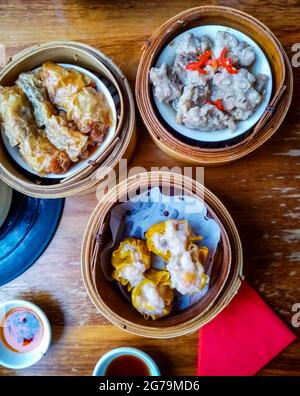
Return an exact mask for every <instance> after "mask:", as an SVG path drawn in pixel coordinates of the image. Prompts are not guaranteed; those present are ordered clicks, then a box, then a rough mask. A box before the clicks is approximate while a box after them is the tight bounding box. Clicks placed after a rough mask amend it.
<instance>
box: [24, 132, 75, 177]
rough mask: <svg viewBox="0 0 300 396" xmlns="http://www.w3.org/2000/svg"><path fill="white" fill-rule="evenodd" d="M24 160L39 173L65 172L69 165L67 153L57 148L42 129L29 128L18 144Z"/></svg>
mask: <svg viewBox="0 0 300 396" xmlns="http://www.w3.org/2000/svg"><path fill="white" fill-rule="evenodd" d="M19 149H20V154H21V155H22V157H23V159H24V161H25V162H26V163H27V164H28V165H29V166H30V167H31V168H32V169H34V170H35V171H36V172H38V173H39V174H41V175H43V174H47V173H56V174H63V173H65V172H66V171H67V170H68V169H69V168H70V165H71V160H70V158H69V157H68V155H67V154H66V153H65V152H64V151H61V150H58V149H57V148H56V147H55V146H54V145H53V144H52V143H50V141H49V139H48V138H47V137H46V136H45V135H44V132H43V131H41V130H40V131H38V130H33V129H32V130H31V131H30V132H29V133H28V135H27V136H26V137H25V139H24V140H23V141H22V142H21V143H20V144H19Z"/></svg>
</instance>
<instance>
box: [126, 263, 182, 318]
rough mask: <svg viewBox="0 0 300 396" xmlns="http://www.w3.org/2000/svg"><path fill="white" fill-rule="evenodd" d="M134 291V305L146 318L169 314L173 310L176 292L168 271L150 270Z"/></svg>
mask: <svg viewBox="0 0 300 396" xmlns="http://www.w3.org/2000/svg"><path fill="white" fill-rule="evenodd" d="M145 276H146V277H145V279H144V280H142V281H141V282H140V283H139V284H138V285H137V286H136V287H135V288H134V289H133V291H132V305H133V306H134V308H135V309H136V310H137V311H138V312H139V313H140V314H142V315H143V316H144V317H145V319H148V318H149V317H150V318H152V319H153V320H155V319H158V318H161V317H163V316H166V315H168V314H169V313H170V312H171V310H172V301H173V298H174V293H173V291H172V289H171V288H170V274H169V273H168V272H167V271H155V270H150V271H148V272H147V273H146V274H145Z"/></svg>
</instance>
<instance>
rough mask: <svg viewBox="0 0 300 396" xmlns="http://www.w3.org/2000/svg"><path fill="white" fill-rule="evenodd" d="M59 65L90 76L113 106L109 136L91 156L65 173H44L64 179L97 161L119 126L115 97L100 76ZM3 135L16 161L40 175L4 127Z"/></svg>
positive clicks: (73, 66) (48, 177)
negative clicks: (12, 143) (24, 157)
mask: <svg viewBox="0 0 300 396" xmlns="http://www.w3.org/2000/svg"><path fill="white" fill-rule="evenodd" d="M58 65H60V66H63V67H65V68H67V69H74V70H77V71H79V72H80V73H82V74H85V75H86V76H88V77H90V79H91V80H93V81H94V82H95V84H96V89H97V91H98V92H102V93H103V94H104V95H105V97H106V99H107V101H108V104H109V107H110V108H111V114H112V125H111V126H110V128H109V130H108V133H107V136H106V138H105V140H104V141H103V143H101V144H100V145H99V147H98V148H97V150H95V151H94V153H93V154H92V155H91V156H89V157H88V158H87V159H85V160H81V161H78V162H77V163H74V164H73V165H72V166H71V168H70V169H69V170H68V171H67V172H66V173H64V174H63V175H57V174H55V173H49V174H47V175H43V178H46V179H63V178H65V177H70V176H72V175H73V174H74V173H77V172H78V171H79V170H80V169H83V168H84V167H85V165H86V163H87V161H95V160H96V159H97V158H98V157H99V156H100V155H101V154H102V153H103V152H104V151H105V150H106V149H107V147H108V146H109V145H110V143H111V142H112V141H113V139H114V138H115V133H116V128H117V110H116V106H115V103H114V100H113V97H112V96H111V93H110V92H109V90H108V88H107V87H106V85H105V84H104V83H103V82H102V81H101V80H100V78H98V77H97V76H96V75H95V74H94V73H92V72H90V71H88V70H86V69H84V68H82V67H79V66H76V65H71V64H68V63H58ZM38 69H39V68H37V69H35V70H38ZM35 70H34V71H35ZM1 136H2V140H3V143H4V146H5V148H6V150H7V151H8V152H9V154H10V155H11V157H12V158H13V159H14V160H15V161H16V163H17V164H18V165H20V166H21V167H22V168H23V169H25V170H27V171H28V172H30V173H33V174H34V175H37V176H40V175H39V174H38V173H37V172H35V171H34V170H33V169H32V168H31V167H30V166H29V165H27V164H26V162H25V161H24V160H23V158H22V157H21V155H20V152H19V149H18V147H12V146H11V145H10V144H9V141H8V138H7V137H6V135H5V133H4V130H3V128H1Z"/></svg>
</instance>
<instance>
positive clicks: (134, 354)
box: [93, 347, 160, 377]
mask: <svg viewBox="0 0 300 396" xmlns="http://www.w3.org/2000/svg"><path fill="white" fill-rule="evenodd" d="M93 376H94V377H102V376H105V377H114V376H144V377H145V376H160V371H159V368H158V366H157V364H156V363H155V362H154V360H153V359H152V358H151V357H150V356H149V355H147V354H146V353H145V352H143V351H141V350H140V349H137V348H129V347H123V348H115V349H112V350H111V351H109V352H108V353H106V354H105V355H103V356H102V357H101V359H100V360H99V361H98V363H97V365H96V367H95V369H94V372H93Z"/></svg>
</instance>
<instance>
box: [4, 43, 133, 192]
mask: <svg viewBox="0 0 300 396" xmlns="http://www.w3.org/2000/svg"><path fill="white" fill-rule="evenodd" d="M46 61H51V62H59V63H70V64H75V65H78V66H81V67H83V68H85V69H87V70H89V71H92V72H94V73H95V74H96V75H98V76H100V78H101V77H102V78H105V80H106V81H107V82H108V84H109V86H110V87H112V88H113V90H114V92H115V93H114V96H115V97H116V98H115V101H117V102H118V106H119V110H118V121H117V129H116V133H115V136H114V139H113V140H112V142H111V144H110V145H109V146H108V147H107V149H106V150H105V151H104V152H103V153H102V154H100V155H99V157H98V158H97V159H96V160H95V161H87V163H86V166H85V167H84V169H82V170H80V172H77V173H75V174H73V175H71V176H70V177H67V178H64V179H46V178H40V177H38V176H35V175H32V174H29V173H28V172H26V171H25V170H23V169H22V168H21V167H19V166H18V165H16V163H15V162H14V160H13V159H12V158H11V157H10V155H9V154H8V153H7V152H6V150H5V147H4V145H3V142H2V139H1V137H0V178H1V179H2V180H3V181H4V182H5V183H7V184H8V185H10V186H11V187H12V188H14V189H16V190H18V191H20V192H22V193H24V194H27V195H29V196H32V197H37V198H62V197H68V196H73V195H82V194H86V193H89V192H91V191H94V190H95V189H96V186H97V184H98V183H99V181H101V180H103V179H105V177H106V176H107V174H108V173H109V171H110V170H111V169H115V168H116V166H117V164H118V162H119V160H120V159H121V158H126V159H128V160H129V159H130V158H131V156H132V154H133V151H134V148H135V145H136V125H135V108H134V100H133V95H132V92H131V89H130V86H129V83H128V81H127V79H126V77H125V76H124V75H123V73H122V72H121V70H120V69H119V68H118V66H117V65H116V64H115V63H114V62H112V60H111V59H109V58H108V57H107V56H105V55H104V54H103V53H102V52H101V51H99V50H98V49H96V48H93V47H90V46H88V45H85V44H82V43H79V42H73V41H52V42H48V43H44V44H39V45H35V46H33V47H30V48H27V49H25V50H23V51H21V52H20V53H18V54H17V55H15V56H14V57H13V58H12V59H11V60H10V62H9V63H8V64H7V65H6V66H5V67H4V68H3V69H2V70H1V72H0V84H1V85H4V86H5V85H12V84H14V82H15V80H16V79H17V77H18V75H19V74H20V73H21V72H24V71H28V70H31V69H34V68H36V67H39V66H41V65H42V63H43V62H46Z"/></svg>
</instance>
